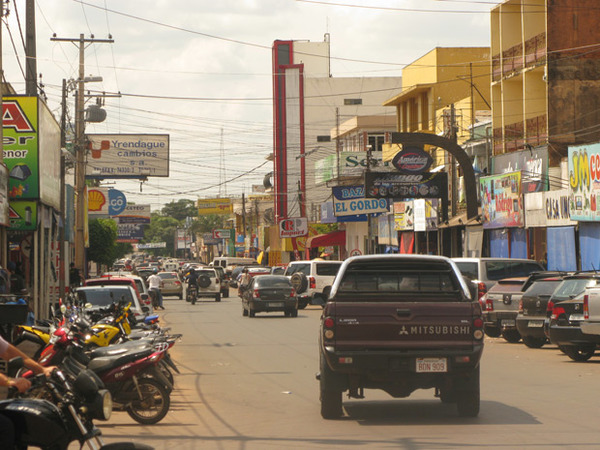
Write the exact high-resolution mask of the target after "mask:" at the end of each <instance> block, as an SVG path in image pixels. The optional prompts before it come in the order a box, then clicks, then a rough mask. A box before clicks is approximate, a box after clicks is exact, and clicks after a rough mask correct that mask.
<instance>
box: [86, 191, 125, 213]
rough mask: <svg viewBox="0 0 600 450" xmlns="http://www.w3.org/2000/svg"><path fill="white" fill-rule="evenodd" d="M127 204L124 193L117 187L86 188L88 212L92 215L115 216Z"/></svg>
mask: <svg viewBox="0 0 600 450" xmlns="http://www.w3.org/2000/svg"><path fill="white" fill-rule="evenodd" d="M126 206H127V199H126V198H125V194H123V193H122V192H121V191H119V190H117V189H108V188H88V214H90V215H92V216H96V218H98V216H106V217H108V216H117V215H119V214H121V213H122V212H123V211H124V209H125V207H126Z"/></svg>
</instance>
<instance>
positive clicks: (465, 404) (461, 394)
mask: <svg viewBox="0 0 600 450" xmlns="http://www.w3.org/2000/svg"><path fill="white" fill-rule="evenodd" d="M479 391H480V389H479V367H477V368H476V369H473V371H472V372H471V373H470V374H469V375H468V377H467V378H466V379H462V380H460V381H459V382H458V385H457V389H456V408H457V410H458V415H459V416H461V417H477V416H478V415H479V403H480V394H479Z"/></svg>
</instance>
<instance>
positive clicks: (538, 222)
mask: <svg viewBox="0 0 600 450" xmlns="http://www.w3.org/2000/svg"><path fill="white" fill-rule="evenodd" d="M524 197H525V228H534V227H561V226H573V225H577V222H575V221H574V220H571V217H570V215H569V190H568V189H560V190H557V191H545V192H532V193H530V194H525V195H524Z"/></svg>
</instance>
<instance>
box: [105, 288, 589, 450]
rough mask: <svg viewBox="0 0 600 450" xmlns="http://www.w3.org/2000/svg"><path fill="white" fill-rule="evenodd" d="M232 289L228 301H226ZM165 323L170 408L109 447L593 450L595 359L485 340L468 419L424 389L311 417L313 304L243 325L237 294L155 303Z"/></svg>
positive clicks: (113, 429)
mask: <svg viewBox="0 0 600 450" xmlns="http://www.w3.org/2000/svg"><path fill="white" fill-rule="evenodd" d="M233 292H234V291H233V289H232V294H233ZM165 306H166V308H167V309H166V311H164V312H161V315H162V318H163V323H164V324H165V325H166V326H170V327H172V331H173V332H175V333H179V332H181V333H184V339H183V341H182V342H180V343H178V344H176V345H175V347H174V349H173V352H172V353H173V357H174V359H175V360H176V362H177V363H178V365H179V367H180V369H181V372H182V373H181V374H180V375H178V376H176V380H175V384H176V390H175V391H174V392H173V394H172V405H171V411H170V413H169V414H168V415H167V417H166V418H165V419H164V420H163V421H162V422H160V423H159V424H156V425H154V426H142V425H139V424H137V423H136V422H134V421H133V420H131V419H130V418H129V416H127V415H126V413H121V412H117V413H114V415H113V418H112V419H111V421H110V422H109V423H108V424H103V425H102V424H101V428H102V430H103V433H104V435H105V437H106V438H107V440H108V441H110V442H113V441H117V440H123V438H124V437H125V438H129V439H132V440H136V441H139V442H143V443H146V444H150V445H153V446H154V447H155V448H156V449H178V450H184V449H239V450H247V449H281V448H320V449H321V448H353V447H364V448H369V449H371V448H394V449H398V448H400V449H411V450H414V449H453V448H465V447H466V448H471V449H473V448H475V449H477V448H494V449H512V448H527V449H547V448H550V447H555V448H561V447H563V448H565V447H566V448H597V447H598V445H599V444H598V443H599V442H600V428H599V427H598V426H597V420H596V418H597V411H598V407H597V405H598V403H599V402H598V395H599V394H598V391H599V386H600V357H598V358H593V359H592V360H591V361H590V362H588V363H574V362H571V361H570V360H569V359H568V358H567V357H565V356H564V355H562V354H561V353H560V352H559V351H558V349H557V348H556V347H554V346H548V347H544V348H542V349H539V350H533V349H528V348H526V347H525V346H524V345H523V344H509V343H507V342H505V341H504V340H502V339H501V338H500V339H488V340H487V342H486V349H485V352H484V358H483V363H482V394H481V397H482V404H481V413H480V415H479V417H478V418H475V419H464V418H459V417H458V416H457V414H456V409H455V406H454V405H444V404H442V403H441V402H440V401H439V400H438V399H435V398H434V397H433V390H427V391H417V392H416V393H414V394H413V395H412V396H411V397H409V398H407V399H397V400H394V399H391V398H390V397H388V396H387V394H385V393H383V392H378V391H366V399H364V400H352V401H346V402H345V404H344V405H345V410H346V417H345V418H343V419H342V420H338V421H325V420H323V419H321V417H320V415H319V402H318V382H317V381H316V380H315V377H314V374H315V372H316V371H317V369H318V359H317V333H318V319H319V316H320V313H321V309H320V308H316V307H309V308H307V309H305V310H301V311H300V314H299V316H298V318H284V317H283V314H275V313H272V314H262V315H260V314H259V315H257V317H256V318H248V317H242V314H241V305H240V301H239V299H238V298H237V297H230V298H223V300H222V301H221V302H220V303H216V302H214V301H213V300H203V301H200V302H199V303H197V304H196V305H190V304H188V303H186V302H185V301H183V300H177V299H175V297H173V298H167V299H166V300H165Z"/></svg>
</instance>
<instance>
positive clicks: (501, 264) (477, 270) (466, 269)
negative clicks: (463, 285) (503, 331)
mask: <svg viewBox="0 0 600 450" xmlns="http://www.w3.org/2000/svg"><path fill="white" fill-rule="evenodd" d="M451 259H452V261H454V263H455V264H456V265H457V266H458V268H459V270H460V271H461V272H462V274H463V276H465V277H468V278H470V279H471V280H475V281H479V282H483V283H485V286H486V288H487V290H489V289H490V288H491V287H492V286H493V285H495V284H496V283H497V282H498V281H499V280H502V279H504V278H515V277H527V276H529V275H530V274H531V273H532V272H543V271H544V270H546V269H544V268H543V267H542V265H541V264H540V263H539V262H537V261H534V260H532V259H517V258H451Z"/></svg>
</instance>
